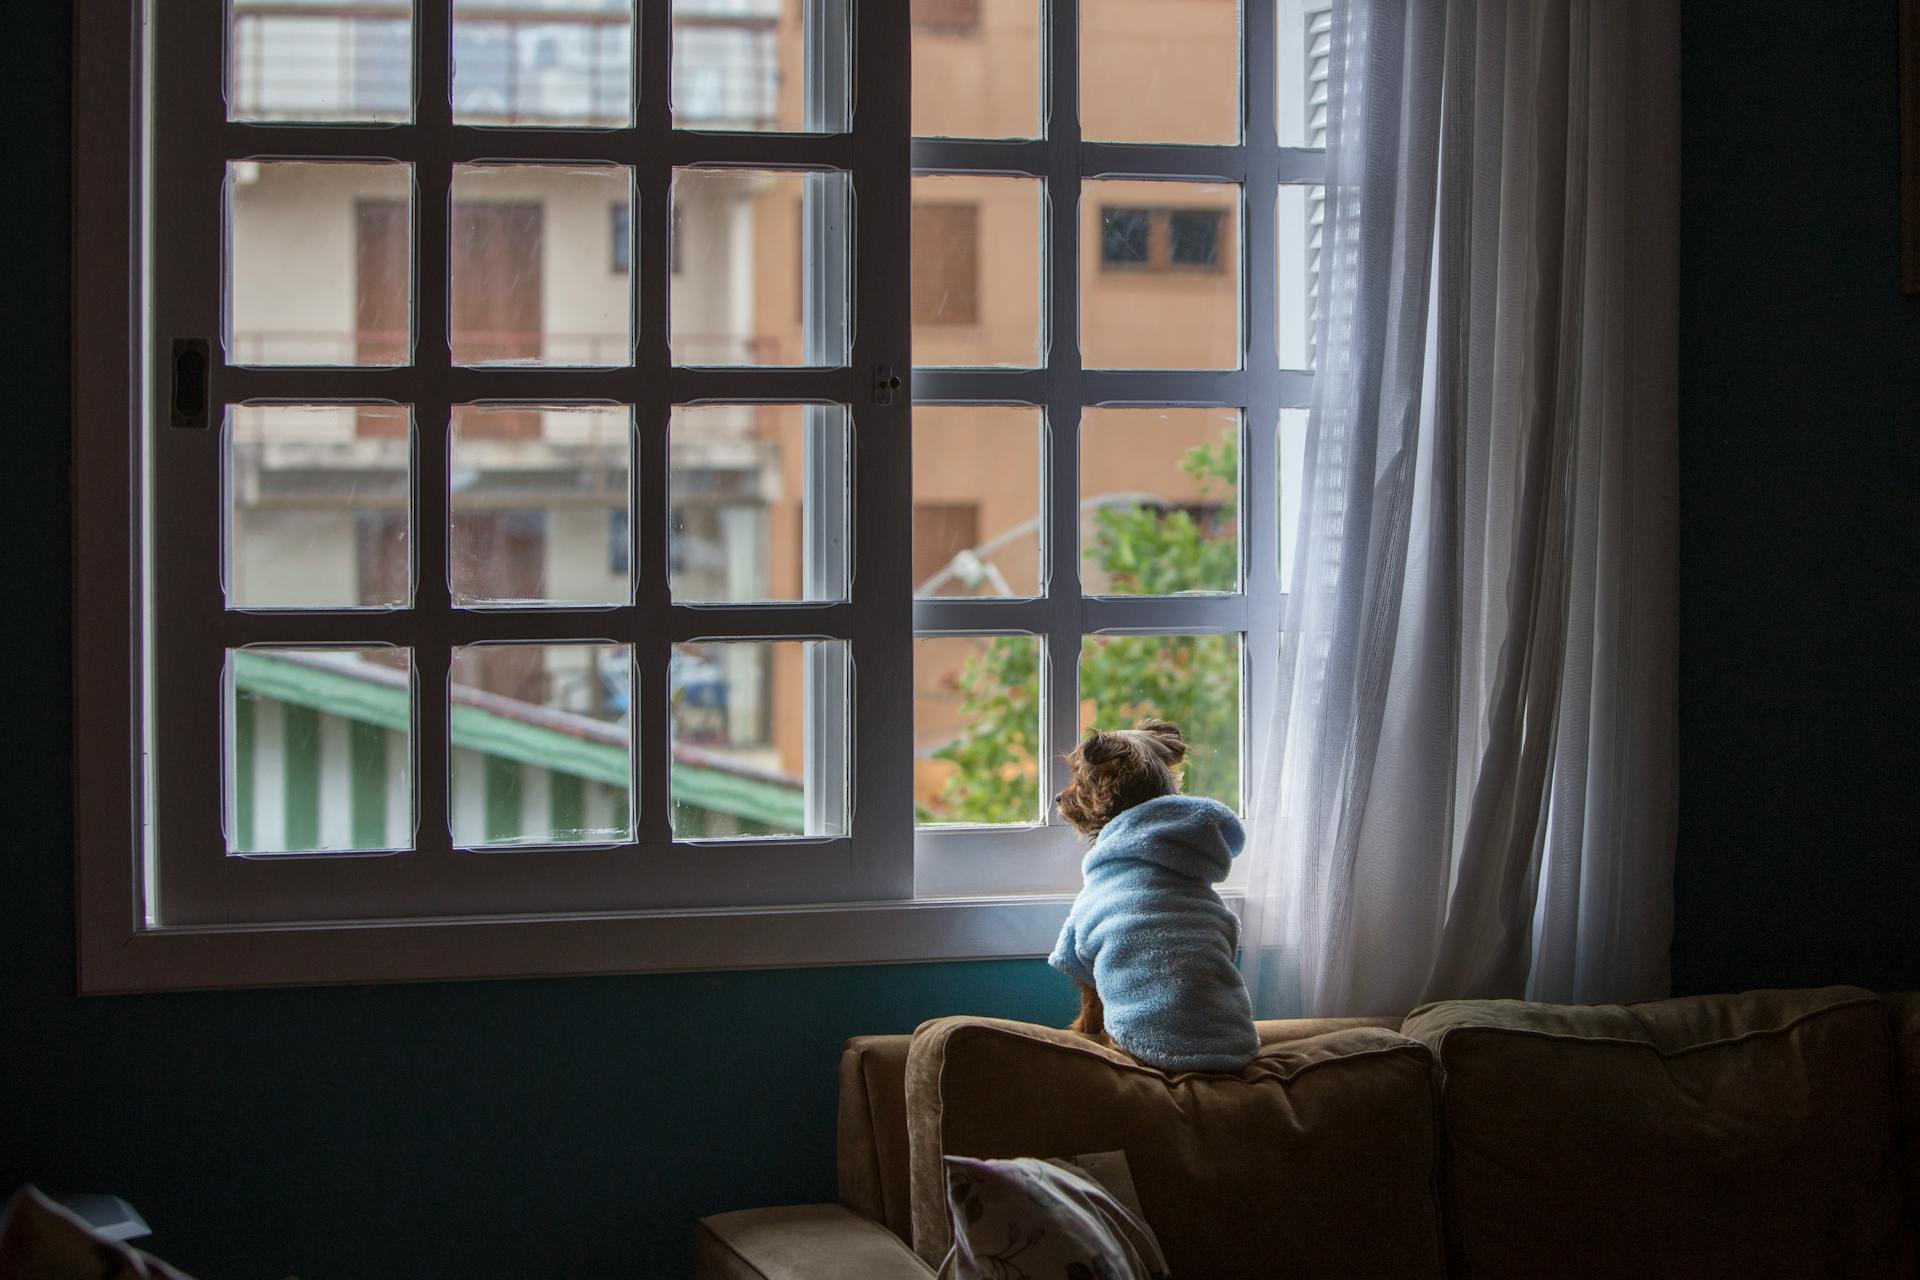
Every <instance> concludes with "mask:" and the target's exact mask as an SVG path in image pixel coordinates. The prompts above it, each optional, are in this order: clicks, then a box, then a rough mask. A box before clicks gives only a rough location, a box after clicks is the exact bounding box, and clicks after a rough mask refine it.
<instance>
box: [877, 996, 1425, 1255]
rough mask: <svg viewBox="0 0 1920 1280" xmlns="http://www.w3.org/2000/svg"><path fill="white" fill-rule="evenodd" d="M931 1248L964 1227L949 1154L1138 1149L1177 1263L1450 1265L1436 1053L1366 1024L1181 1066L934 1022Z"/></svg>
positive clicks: (915, 1089)
mask: <svg viewBox="0 0 1920 1280" xmlns="http://www.w3.org/2000/svg"><path fill="white" fill-rule="evenodd" d="M906 1096H907V1113H908V1117H909V1129H910V1132H909V1145H910V1162H911V1195H912V1211H913V1240H914V1247H915V1250H916V1252H918V1253H919V1255H920V1256H921V1258H923V1259H925V1260H927V1261H928V1262H930V1263H934V1262H937V1261H938V1260H939V1259H940V1258H941V1257H942V1256H943V1255H944V1254H945V1252H946V1250H947V1248H948V1245H949V1244H950V1242H951V1232H950V1230H949V1227H948V1222H947V1217H946V1210H945V1200H944V1181H943V1179H942V1177H941V1172H940V1158H941V1156H942V1155H945V1154H954V1155H969V1156H981V1157H990V1158H997V1157H1009V1156H1019V1155H1032V1156H1042V1157H1048V1156H1064V1157H1069V1158H1070V1157H1072V1156H1074V1155H1078V1154H1083V1153H1086V1152H1093V1151H1112V1150H1121V1151H1124V1152H1125V1153H1126V1155H1127V1161H1128V1166H1129V1168H1130V1170H1131V1172H1132V1174H1133V1181H1134V1185H1135V1187H1136V1188H1137V1190H1138V1192H1139V1196H1140V1204H1141V1208H1142V1209H1143V1211H1144V1213H1145V1216H1146V1220H1147V1223H1148V1225H1149V1226H1151V1227H1152V1228H1153V1230H1154V1232H1155V1234H1156V1235H1158V1236H1159V1238H1160V1242H1161V1245H1162V1247H1163V1248H1164V1250H1165V1252H1166V1256H1167V1262H1168V1264H1169V1266H1170V1267H1171V1269H1172V1272H1173V1274H1174V1275H1176V1276H1188V1277H1195V1278H1196V1280H1239V1278H1240V1277H1256V1276H1257V1277H1261V1278H1262V1280H1265V1278H1266V1277H1270V1276H1272V1275H1274V1274H1275V1268H1276V1267H1277V1266H1280V1265H1282V1264H1283V1263H1284V1266H1285V1269H1286V1273H1287V1274H1295V1275H1302V1276H1314V1277H1316V1278H1325V1277H1342V1276H1352V1277H1377V1276H1385V1275H1391V1276H1395V1277H1407V1278H1411V1280H1418V1278H1420V1277H1435V1278H1436V1280H1437V1278H1438V1277H1440V1276H1442V1275H1443V1274H1444V1251H1443V1248H1442V1241H1441V1229H1440V1217H1439V1206H1438V1203H1437V1199H1436V1196H1435V1191H1434V1180H1435V1175H1436V1170H1437V1159H1438V1152H1437V1146H1436V1137H1435V1135H1436V1125H1437V1120H1436V1115H1435V1098H1434V1081H1433V1079H1432V1059H1431V1057H1430V1055H1429V1054H1428V1052H1427V1050H1426V1049H1425V1048H1424V1047H1423V1046H1421V1045H1419V1044H1416V1043H1414V1042H1412V1041H1409V1040H1407V1039H1405V1038H1403V1037H1401V1036H1399V1035H1397V1034H1395V1033H1393V1032H1391V1031H1387V1030H1384V1029H1381V1028H1377V1027H1359V1028H1354V1029H1350V1030H1343V1031H1334V1032H1330V1033H1327V1034H1324V1035H1319V1036H1314V1037H1310V1038H1308V1039H1304V1040H1287V1041H1284V1042H1282V1043H1278V1044H1272V1045H1268V1046H1266V1047H1264V1048H1263V1049H1262V1050H1261V1053H1260V1055H1259V1056H1258V1057H1257V1058H1256V1059H1255V1060H1254V1062H1253V1063H1252V1064H1251V1065H1250V1066H1248V1067H1247V1068H1246V1069H1245V1070H1244V1071H1242V1072H1240V1073H1239V1074H1237V1075H1232V1076H1223V1075H1180V1076H1172V1077H1169V1076H1167V1075H1165V1074H1163V1073H1161V1072H1159V1071H1155V1070H1152V1069H1150V1068H1147V1067H1143V1066H1141V1065H1139V1064H1138V1063H1136V1062H1134V1061H1133V1060H1132V1059H1131V1058H1129V1057H1127V1056H1125V1055H1124V1054H1121V1053H1118V1052H1116V1051H1113V1050H1110V1049H1107V1048H1104V1047H1102V1046H1099V1045H1096V1044H1094V1043H1093V1042H1092V1041H1089V1040H1087V1039H1086V1038H1085V1037H1082V1036H1078V1035H1075V1034H1073V1033H1071V1032H1065V1031H1052V1030H1049V1029H1046V1028H1041V1027H1034V1026H1029V1025H1027V1024H1024V1023H1014V1022H1002V1021H998V1020H995V1019H984V1018H947V1019H942V1020H940V1021H936V1022H931V1023H928V1024H927V1025H926V1026H924V1027H922V1028H921V1029H920V1031H919V1032H918V1034H917V1035H916V1036H915V1037H914V1041H913V1046H912V1049H911V1051H910V1053H909V1055H908V1060H907V1081H906Z"/></svg>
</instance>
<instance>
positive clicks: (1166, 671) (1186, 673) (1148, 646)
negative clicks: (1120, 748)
mask: <svg viewBox="0 0 1920 1280" xmlns="http://www.w3.org/2000/svg"><path fill="white" fill-rule="evenodd" d="M1150 716H1151V717H1157V718H1159V719H1161V720H1170V721H1172V722H1173V723H1174V724H1177V725H1179V726H1180V732H1181V733H1182V734H1183V735H1184V736H1185V737H1186V740H1187V761H1186V767H1185V771H1184V778H1183V782H1184V786H1183V790H1185V791H1186V793H1187V794H1188V795H1195V796H1211V797H1213V798H1214V799H1215V800H1218V801H1220V802H1221V803H1222V804H1226V805H1231V806H1232V807H1233V808H1235V809H1238V808H1239V807H1240V637H1239V636H1238V635H1204V636H1106V635H1100V636H1087V637H1086V638H1085V639H1084V640H1083V641H1082V642H1081V648H1080V730H1081V732H1082V733H1085V732H1086V731H1087V730H1089V729H1096V728H1097V729H1104V730H1113V729H1131V728H1133V727H1134V725H1136V724H1137V723H1139V721H1141V720H1142V719H1145V718H1147V717H1150Z"/></svg>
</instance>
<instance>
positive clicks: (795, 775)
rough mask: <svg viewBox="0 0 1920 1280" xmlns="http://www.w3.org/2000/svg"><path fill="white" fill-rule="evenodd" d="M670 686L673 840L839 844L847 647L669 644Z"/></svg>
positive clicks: (843, 821)
mask: <svg viewBox="0 0 1920 1280" xmlns="http://www.w3.org/2000/svg"><path fill="white" fill-rule="evenodd" d="M668 682H669V685H670V688H671V696H672V724H673V766H672V768H673V781H672V787H673V833H674V835H675V837H677V838H679V839H682V840H700V839H718V838H722V837H729V836H837V835H844V834H845V833H846V830H847V820H848V785H847V778H848V774H847V759H848V750H847V747H848V722H847V710H848V707H849V706H850V705H851V693H850V690H851V686H852V670H851V667H850V665H849V663H848V660H847V645H846V642H845V641H841V640H699V641H693V642H691V643H687V644H677V645H675V646H674V647H673V662H672V666H671V668H670V670H669V677H668Z"/></svg>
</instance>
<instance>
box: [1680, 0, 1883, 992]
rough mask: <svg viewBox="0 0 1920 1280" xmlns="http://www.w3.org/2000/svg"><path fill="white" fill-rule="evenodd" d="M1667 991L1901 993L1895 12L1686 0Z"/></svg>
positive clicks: (1876, 1)
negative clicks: (1853, 986) (1835, 985)
mask: <svg viewBox="0 0 1920 1280" xmlns="http://www.w3.org/2000/svg"><path fill="white" fill-rule="evenodd" d="M1681 12H1682V26H1683V45H1682V64H1681V74H1682V86H1683V88H1682V111H1683V122H1684V123H1683V133H1682V153H1681V175H1682V176H1681V193H1682V194H1681V216H1682V223H1681V236H1680V245H1681V284H1680V308H1681V309H1680V385H1681V392H1680V394H1681V400H1680V423H1681V437H1680V498H1681V516H1680V544H1681V545H1680V613H1681V630H1680V642H1681V667H1680V737H1681V766H1680V862H1679V871H1678V875H1677V877H1676V882H1675V895H1676V901H1675V907H1676V912H1675V929H1674V944H1673V969H1674V985H1675V988H1676V989H1677V990H1679V991H1682V992H1697V991H1712V990H1724V989H1727V988H1739V987H1751V986H1760V985H1782V986H1797V985H1804V984H1811V983H1819V982H1859V983H1864V984H1867V985H1869V986H1877V987H1881V988H1920V831H1917V830H1916V824H1915V820H1914V819H1915V814H1916V812H1917V811H1920V756H1917V755H1916V743H1917V742H1920V696H1916V690H1917V689H1920V676H1916V669H1917V668H1916V660H1917V659H1920V644H1917V643H1916V635H1920V630H1917V628H1916V624H1920V610H1916V598H1920V575H1917V574H1916V571H1915V566H1916V553H1917V552H1920V536H1916V529H1920V523H1917V522H1920V500H1917V495H1920V488H1917V487H1916V486H1917V484H1920V298H1909V297H1903V296H1902V295H1901V293H1900V292H1899V253H1900V244H1899V223H1898V208H1899V192H1898V188H1897V185H1896V184H1897V173H1898V171H1897V167H1896V162H1897V155H1898V152H1897V147H1896V136H1897V129H1898V114H1897V107H1896V103H1897V99H1896V97H1895V85H1896V76H1897V67H1896V63H1895V52H1896V45H1897V35H1896V33H1897V24H1896V6H1895V0H1834V2H1833V3H1826V4H1814V5H1808V4H1797V3H1796V4H1787V3H1780V2H1778V0H1768V2H1767V3H1763V4H1755V3H1752V0H1686V3H1684V4H1683V6H1682V10H1681Z"/></svg>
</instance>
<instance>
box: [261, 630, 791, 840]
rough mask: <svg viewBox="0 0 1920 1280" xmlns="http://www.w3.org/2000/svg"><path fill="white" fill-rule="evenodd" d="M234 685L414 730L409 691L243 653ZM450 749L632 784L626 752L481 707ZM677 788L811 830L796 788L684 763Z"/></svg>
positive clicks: (782, 825) (456, 725)
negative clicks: (469, 751) (409, 706)
mask: <svg viewBox="0 0 1920 1280" xmlns="http://www.w3.org/2000/svg"><path fill="white" fill-rule="evenodd" d="M233 678H234V685H235V687H236V688H237V689H239V690H241V691H243V692H246V693H250V694H252V695H254V696H255V697H259V698H271V699H274V700H275V701H278V702H285V703H289V704H291V705H293V706H296V707H311V708H313V709H314V710H316V711H322V712H325V713H326V714H328V715H333V716H340V717H342V718H343V719H347V720H357V721H360V722H362V723H364V724H372V725H378V726H380V727H381V728H383V729H396V730H408V729H410V728H411V721H412V717H411V716H410V714H409V709H408V695H407V690H406V688H405V687H404V686H402V685H397V684H394V685H389V684H385V683H381V682H379V681H377V680H368V679H363V678H361V677H358V676H354V675H349V674H348V673H346V672H343V671H332V670H328V669H326V668H324V667H316V666H310V665H308V664H306V663H299V662H285V661H281V660H278V659H276V658H273V657H271V656H269V655H267V654H264V653H258V652H254V651H250V650H246V649H240V650H236V651H235V653H234V655H233ZM453 744H454V745H455V746H456V747H463V748H466V749H468V750H472V751H478V752H480V753H481V754H483V755H488V756H494V757H496V758H499V759H503V760H514V761H518V762H519V763H521V764H530V765H534V766H536V767H538V768H542V769H552V770H554V771H556V772H559V773H566V774H572V775H573V776H575V777H579V778H586V779H589V780H591V781H594V782H600V783H605V784H606V785H608V786H611V787H626V786H628V785H629V783H630V780H631V774H630V771H629V766H628V759H627V756H628V753H627V750H626V748H624V747H616V746H612V745H610V744H608V743H603V742H594V741H591V740H590V739H587V738H582V737H579V736H577V735H575V734H571V733H563V732H560V731H558V730H555V729H550V728H547V727H545V726H543V725H537V724H528V723H526V722H525V721H521V720H516V719H514V718H512V717H511V716H504V715H501V714H499V713H498V712H496V711H490V710H487V709H486V708H483V707H470V706H462V705H460V704H458V703H456V704H454V707H453ZM672 782H673V799H674V803H675V804H682V805H693V806H696V807H698V808H701V809H710V810H713V811H714V812H717V813H725V814H730V815H732V816H733V817H736V818H739V819H740V820H742V821H743V822H750V823H754V824H757V825H761V826H765V827H767V828H769V829H771V830H774V831H804V830H805V829H806V825H805V823H806V801H805V797H804V795H803V793H802V792H801V790H800V789H799V788H798V787H788V786H781V785H780V784H778V783H774V782H768V781H765V780H763V779H760V778H753V777H746V776H743V775H740V774H734V773H729V772H727V771H726V770H723V769H712V768H706V767H703V766H701V765H694V764H686V763H682V762H680V761H675V762H674V763H673V766H672Z"/></svg>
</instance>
